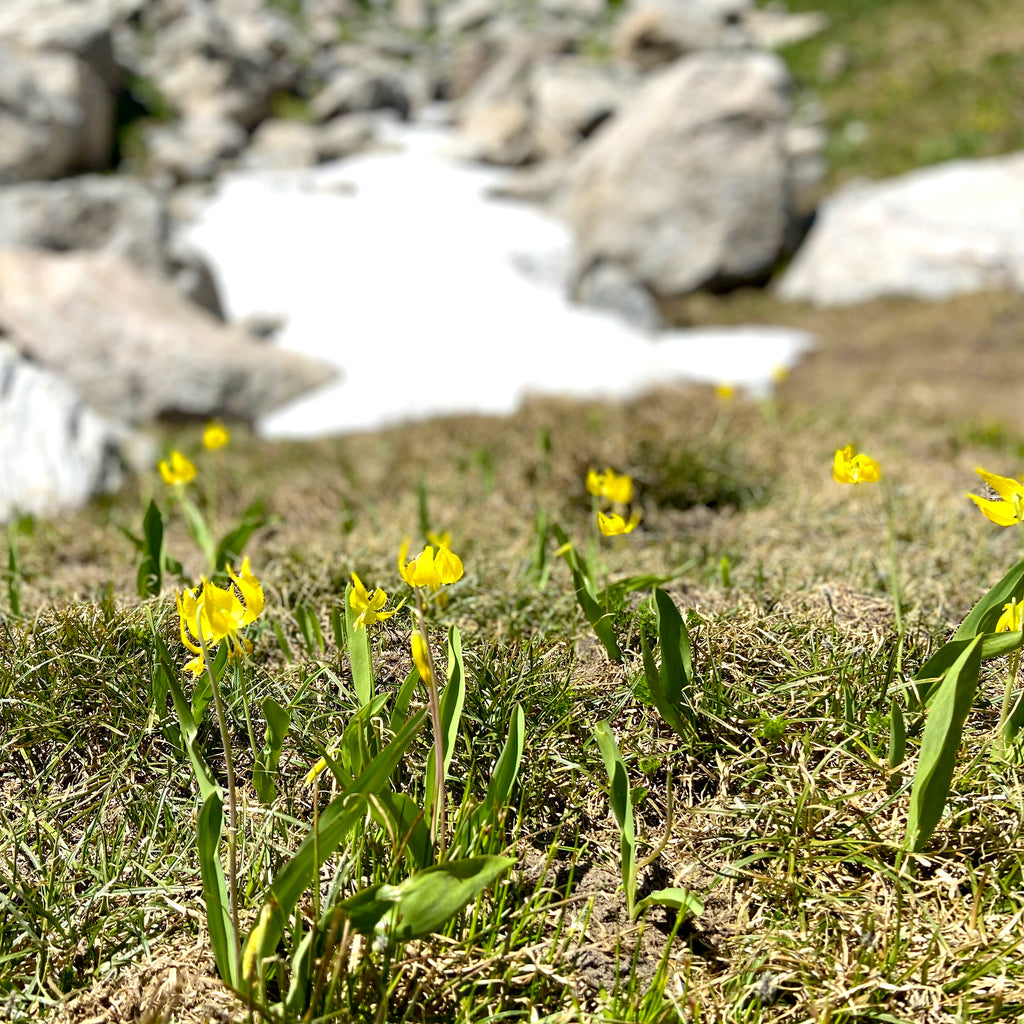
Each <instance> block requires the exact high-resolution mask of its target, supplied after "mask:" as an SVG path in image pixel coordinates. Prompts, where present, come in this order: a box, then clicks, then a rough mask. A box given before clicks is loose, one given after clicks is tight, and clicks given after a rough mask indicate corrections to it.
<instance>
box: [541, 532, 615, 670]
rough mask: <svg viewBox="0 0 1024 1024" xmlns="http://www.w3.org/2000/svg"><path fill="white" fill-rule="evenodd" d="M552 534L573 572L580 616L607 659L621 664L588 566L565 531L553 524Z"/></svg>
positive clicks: (611, 627)
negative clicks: (584, 617) (583, 616)
mask: <svg viewBox="0 0 1024 1024" xmlns="http://www.w3.org/2000/svg"><path fill="white" fill-rule="evenodd" d="M551 531H552V533H554V535H555V539H556V540H557V541H558V543H559V546H560V550H561V552H562V557H563V558H564V559H565V562H566V565H568V566H569V571H570V572H571V573H572V581H573V585H574V587H575V588H576V601H577V602H578V604H579V606H580V608H582V609H583V614H584V615H585V616H586V617H587V621H588V622H589V623H590V626H591V628H592V629H593V630H594V633H595V634H596V635H597V639H598V640H600V641H601V645H602V646H603V647H604V649H605V650H606V651H607V652H608V657H609V658H611V659H612V661H615V662H620V663H621V662H622V660H623V654H622V649H621V648H620V647H619V642H618V640H617V639H616V637H615V629H614V627H613V626H612V621H611V617H610V616H609V615H608V613H607V612H606V611H605V610H604V608H603V607H602V606H601V604H600V603H599V602H598V600H597V594H596V591H595V588H594V577H593V575H592V573H591V571H590V566H589V565H588V564H587V561H586V559H585V558H584V557H583V556H582V555H581V554H580V553H579V552H578V551H577V550H576V548H575V547H574V546H573V545H572V543H571V542H570V541H569V538H568V537H567V536H566V533H565V531H564V530H563V529H562V528H561V527H560V526H558V525H557V524H555V523H553V524H552V526H551Z"/></svg>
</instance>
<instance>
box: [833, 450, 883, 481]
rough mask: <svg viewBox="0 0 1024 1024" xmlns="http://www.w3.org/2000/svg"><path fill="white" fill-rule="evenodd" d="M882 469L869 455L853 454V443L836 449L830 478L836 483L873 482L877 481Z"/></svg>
mask: <svg viewBox="0 0 1024 1024" xmlns="http://www.w3.org/2000/svg"><path fill="white" fill-rule="evenodd" d="M881 475H882V471H881V469H880V468H879V465H878V463H877V462H875V460H874V459H873V458H871V456H870V455H865V454H864V453H863V452H861V453H860V454H858V455H854V454H853V445H852V444H848V445H847V446H846V447H845V448H840V449H838V450H837V451H836V457H835V459H834V460H833V462H832V479H833V480H835V482H836V483H837V484H874V483H877V482H878V479H879V477H880V476H881Z"/></svg>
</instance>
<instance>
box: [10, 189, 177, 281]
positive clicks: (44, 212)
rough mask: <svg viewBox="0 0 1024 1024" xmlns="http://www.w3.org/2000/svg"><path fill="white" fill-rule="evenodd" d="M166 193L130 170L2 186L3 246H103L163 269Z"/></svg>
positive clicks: (63, 249) (62, 249)
mask: <svg viewBox="0 0 1024 1024" xmlns="http://www.w3.org/2000/svg"><path fill="white" fill-rule="evenodd" d="M167 235H168V222H167V209H166V202H165V200H164V197H163V195H162V194H161V193H160V192H159V191H157V190H156V189H154V188H153V187H152V186H150V185H147V184H146V183H145V182H142V181H140V180H138V179H136V178H130V177H128V176H126V175H117V176H111V175H91V174H90V175H80V176H78V177H75V178H64V179H61V180H60V181H32V182H23V183H21V184H18V185H9V186H7V187H6V188H0V248H3V247H4V246H11V245H14V246H22V247H28V248H33V249H54V250H57V251H59V252H68V251H70V250H75V249H89V250H103V251H104V252H109V253H113V254H114V255H117V256H122V257H124V258H125V259H127V260H129V261H130V262H132V263H133V264H134V265H135V266H136V267H141V268H144V269H146V270H153V271H163V270H164V269H165V264H166V258H165V252H164V250H165V247H166V244H167Z"/></svg>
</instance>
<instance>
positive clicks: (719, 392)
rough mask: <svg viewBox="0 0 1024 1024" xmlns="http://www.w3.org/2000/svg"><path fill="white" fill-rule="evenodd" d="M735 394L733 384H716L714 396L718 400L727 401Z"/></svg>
mask: <svg viewBox="0 0 1024 1024" xmlns="http://www.w3.org/2000/svg"><path fill="white" fill-rule="evenodd" d="M735 396H736V387H735V385H733V384H724V383H723V384H716V385H715V397H716V398H717V399H718V400H719V401H720V402H728V401H730V400H731V399H732V398H734V397H735Z"/></svg>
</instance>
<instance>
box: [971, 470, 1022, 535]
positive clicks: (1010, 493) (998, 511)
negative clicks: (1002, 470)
mask: <svg viewBox="0 0 1024 1024" xmlns="http://www.w3.org/2000/svg"><path fill="white" fill-rule="evenodd" d="M975 473H977V474H978V476H980V477H981V479H982V480H984V481H985V483H987V484H988V485H989V487H991V488H992V490H993V491H995V492H996V494H998V495H999V498H998V499H996V498H980V497H979V496H978V495H977V494H969V495H968V497H969V498H970V499H971V501H973V502H974V504H975V505H977V506H978V508H979V509H981V513H982V515H983V516H985V518H986V519H991V520H992V522H993V523H995V524H996V525H997V526H1013V525H1015V524H1016V523H1019V522H1020V521H1021V520H1024V481H1021V480H1014V479H1013V478H1012V477H1008V476H996V474H995V473H989V472H987V471H986V470H984V469H982V468H981V467H980V466H979V467H977V468H976V469H975Z"/></svg>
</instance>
